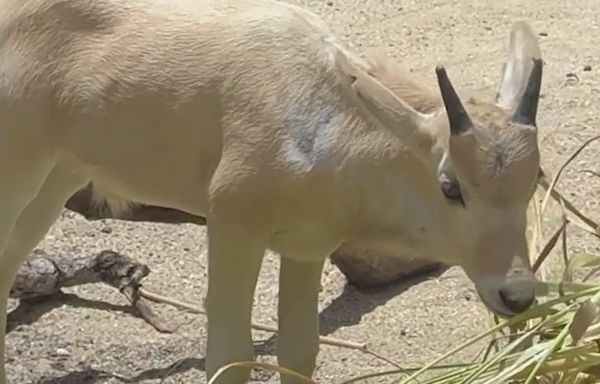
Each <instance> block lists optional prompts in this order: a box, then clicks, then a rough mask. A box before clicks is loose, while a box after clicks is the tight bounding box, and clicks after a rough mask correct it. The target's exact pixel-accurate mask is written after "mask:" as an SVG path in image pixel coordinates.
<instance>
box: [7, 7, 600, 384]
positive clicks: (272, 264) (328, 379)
mask: <svg viewBox="0 0 600 384" xmlns="http://www.w3.org/2000/svg"><path fill="white" fill-rule="evenodd" d="M294 2H295V3H302V4H304V5H305V6H307V7H309V8H310V9H312V10H314V11H316V12H317V13H318V14H319V15H321V16H322V17H324V18H325V19H326V20H328V22H329V23H330V24H331V25H332V27H333V28H334V30H335V31H336V32H337V33H338V34H339V35H340V36H342V37H343V38H344V39H345V40H346V41H348V42H350V41H351V42H352V43H353V44H352V45H353V47H354V48H355V49H356V50H357V51H359V52H363V51H364V50H365V49H367V48H372V47H379V48H383V49H385V50H386V51H387V52H388V53H389V54H390V55H392V56H395V57H397V58H398V59H399V60H401V61H402V62H404V63H405V64H406V65H408V66H409V67H410V68H412V69H413V70H415V71H417V72H421V73H423V74H424V76H425V78H426V79H428V80H430V81H433V80H434V66H435V65H436V64H438V63H443V64H445V65H446V66H447V68H448V71H449V73H450V75H451V77H452V79H453V81H454V83H455V86H456V87H457V88H458V89H459V92H463V93H466V92H467V91H468V90H472V91H476V92H478V93H479V92H482V93H485V94H487V95H489V96H490V97H491V96H492V95H493V94H494V91H495V89H496V84H497V81H498V75H499V73H500V65H501V63H502V60H503V53H504V47H505V45H506V41H507V37H508V31H509V29H510V27H511V25H512V23H513V22H514V21H516V20H518V19H522V20H527V21H528V22H530V23H531V25H532V26H533V28H534V30H535V31H536V32H538V33H540V37H539V38H540V42H541V47H542V51H543V55H544V59H545V61H546V63H547V66H546V67H545V73H544V82H543V89H542V92H543V99H542V101H541V106H540V112H539V114H538V116H539V118H538V119H539V120H538V121H539V126H540V135H541V136H540V143H541V146H542V155H543V163H544V164H545V166H546V168H548V169H549V170H550V171H551V172H556V170H557V169H558V167H559V166H560V164H561V162H562V161H564V160H565V159H566V158H567V157H568V156H569V155H570V154H571V153H572V152H573V151H574V150H575V149H576V148H577V147H578V146H579V145H580V144H581V143H582V142H583V141H585V140H586V139H587V138H590V137H591V136H593V135H595V134H598V133H600V129H599V128H598V126H597V122H596V118H595V117H597V116H599V115H600V104H598V103H597V100H598V98H599V97H600V83H599V76H598V71H600V45H599V44H598V36H600V30H599V29H598V23H600V3H598V1H597V0H574V1H564V0H538V1H530V2H523V1H517V0H503V1H482V0H480V1H466V0H463V1H458V0H431V1H419V2H417V1H415V0H397V1H391V0H362V1H360V0H332V1H327V0H322V1H308V2H302V1H300V0H295V1H294ZM594 43H595V44H594ZM585 66H590V67H588V69H590V68H591V70H584V67H585ZM597 153H598V145H593V146H592V147H590V149H589V150H587V151H586V152H585V153H584V154H583V155H582V156H581V157H580V158H579V159H578V160H577V161H576V162H575V163H574V164H573V166H572V167H570V168H569V170H568V171H567V172H566V173H565V174H564V179H563V181H561V183H560V184H559V186H560V188H561V190H563V191H564V192H565V193H566V195H567V196H569V197H570V198H572V199H573V201H574V202H575V203H576V204H577V206H579V207H582V208H584V209H586V212H588V213H589V214H590V215H591V216H593V217H600V209H599V207H598V201H600V199H598V194H599V193H600V188H598V183H599V179H598V178H594V177H593V176H590V175H589V174H587V173H583V172H581V170H583V169H588V170H596V171H598V170H599V169H598V167H599V166H598V162H597V155H596V154H597ZM571 238H572V241H571V246H572V249H574V250H591V251H596V250H597V249H598V248H597V246H598V244H597V243H591V242H589V237H586V236H581V235H580V234H578V233H573V234H572V236H571ZM40 248H43V249H44V250H45V251H47V252H51V253H52V252H54V253H70V254H73V255H81V254H89V253H92V252H95V251H99V250H102V249H107V248H109V249H113V250H116V251H119V252H125V253H127V254H129V255H131V256H133V257H135V258H137V259H138V260H140V261H143V262H146V263H148V265H149V266H150V267H151V268H152V271H153V273H152V274H151V275H150V277H149V278H148V279H147V280H148V281H147V282H146V284H147V286H149V287H151V288H152V289H154V290H159V291H162V292H163V293H165V294H168V295H172V296H174V297H177V298H180V299H185V300H188V301H194V302H197V303H200V302H201V299H202V298H203V297H204V294H205V292H206V284H205V281H206V252H205V250H206V249H205V232H204V228H200V227H196V226H193V225H150V224H133V223H123V222H116V221H105V222H94V223H92V222H86V221H85V220H84V219H82V218H81V217H80V216H78V215H76V214H73V213H71V212H65V214H64V215H63V217H62V218H61V220H60V221H59V222H58V223H57V224H56V225H55V226H54V227H53V229H52V230H51V232H50V233H49V235H48V236H47V238H46V239H45V240H44V242H43V243H42V244H40ZM277 270H278V261H277V258H276V257H274V256H272V255H269V257H268V258H267V259H266V260H265V264H264V268H263V271H262V276H261V280H260V283H259V287H258V290H257V295H256V309H255V320H256V321H261V322H266V323H271V324H273V323H274V322H275V313H276V312H275V306H276V292H277V279H276V276H277ZM322 281H323V291H322V296H321V308H322V310H321V318H322V333H323V334H327V335H331V336H334V337H339V338H342V339H348V340H354V341H364V342H368V343H369V345H370V346H371V347H372V348H373V349H374V350H376V351H378V352H379V353H382V354H384V355H386V356H387V357H389V358H390V359H393V360H395V361H397V362H398V363H400V364H402V365H404V366H411V365H414V364H419V363H423V362H426V361H429V360H431V359H432V358H435V357H436V356H438V355H439V354H440V353H442V352H444V351H446V350H448V349H449V348H451V347H453V346H455V345H457V344H458V343H459V342H460V341H462V340H463V339H465V338H467V337H469V336H473V335H475V334H476V333H477V332H478V331H479V330H482V329H483V328H484V327H485V326H486V324H488V321H489V318H488V315H487V313H486V311H485V310H484V308H483V305H482V304H481V303H480V302H479V300H478V299H477V297H476V295H475V293H474V291H473V287H472V284H471V283H470V282H469V281H468V280H467V279H466V278H465V276H464V274H463V272H462V271H461V270H460V269H458V268H451V269H449V270H447V271H445V272H444V273H442V274H441V275H439V276H430V277H427V278H422V279H418V280H413V281H410V282H407V283H403V284H399V285H395V286H392V287H389V288H387V289H385V290H380V291H378V292H359V291H357V290H356V289H354V288H352V287H348V286H346V285H345V281H344V278H343V276H342V275H341V273H340V272H339V271H338V270H337V269H336V268H334V267H332V266H330V265H328V267H327V268H326V271H325V273H324V275H323V280H322ZM156 308H157V310H158V312H159V314H160V315H161V316H163V317H165V318H168V319H169V320H170V321H172V322H174V323H175V324H178V325H179V326H180V328H179V329H178V331H177V332H176V333H175V334H170V335H164V334H159V333H158V332H156V331H155V330H154V329H153V328H152V327H150V326H149V325H147V324H146V323H145V322H144V321H143V320H141V319H139V318H137V317H135V316H133V315H132V314H131V313H130V311H129V310H128V308H127V306H126V302H125V300H124V298H123V297H122V296H121V295H120V294H119V293H117V292H115V291H114V290H112V289H110V288H106V287H103V286H97V285H95V286H84V287H79V288H77V289H72V290H69V291H68V295H67V296H65V297H62V298H57V299H56V300H54V301H52V302H48V303H45V304H44V305H37V306H27V305H22V306H20V307H18V303H17V302H12V303H11V309H13V310H14V311H13V312H12V314H11V317H10V319H11V322H10V333H9V335H8V356H7V359H8V374H9V382H10V383H13V384H29V383H44V384H76V383H77V384H92V383H147V384H149V383H192V382H193V383H201V382H204V381H205V379H204V371H203V359H202V357H203V345H204V340H205V334H206V333H205V320H204V318H203V317H202V316H197V315H190V314H186V313H183V312H180V311H178V310H175V309H173V308H171V307H168V306H157V307H156ZM255 337H256V339H257V352H258V354H259V355H260V359H261V360H263V361H269V362H274V361H275V360H274V356H273V353H274V347H273V342H272V340H270V339H269V335H264V334H262V333H259V332H257V333H256V334H255ZM471 352H473V351H471ZM466 355H467V354H465V355H464V356H466ZM389 368H391V366H390V365H389V364H388V363H385V362H383V361H379V360H377V359H375V358H372V357H369V356H365V355H363V354H361V353H360V352H356V351H349V350H344V349H339V348H335V347H330V346H323V347H322V350H321V353H320V355H319V360H318V368H317V371H316V376H315V378H316V379H317V380H320V381H321V382H323V383H335V382H340V381H341V380H342V379H343V378H349V377H352V376H356V375H360V374H365V373H370V372H374V371H376V370H382V369H389ZM256 379H257V380H259V381H266V382H269V383H274V382H276V381H277V380H276V376H273V375H272V374H270V373H265V372H261V373H258V374H257V375H256ZM368 382H370V383H379V382H381V383H387V382H391V379H390V378H386V379H377V380H376V379H373V380H371V381H368Z"/></svg>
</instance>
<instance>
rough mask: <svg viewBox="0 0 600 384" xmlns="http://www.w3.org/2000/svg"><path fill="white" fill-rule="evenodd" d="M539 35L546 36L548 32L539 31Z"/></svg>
mask: <svg viewBox="0 0 600 384" xmlns="http://www.w3.org/2000/svg"><path fill="white" fill-rule="evenodd" d="M539 35H540V36H544V37H546V36H548V33H547V32H540V33H539Z"/></svg>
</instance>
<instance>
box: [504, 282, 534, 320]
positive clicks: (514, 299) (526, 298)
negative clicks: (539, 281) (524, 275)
mask: <svg viewBox="0 0 600 384" xmlns="http://www.w3.org/2000/svg"><path fill="white" fill-rule="evenodd" d="M500 298H501V299H502V302H503V303H504V305H506V307H507V308H508V309H509V310H511V311H512V312H514V313H515V314H518V313H522V312H525V311H526V310H527V309H528V308H529V307H530V306H531V304H533V302H534V300H535V285H534V283H533V282H532V281H530V280H525V279H524V280H517V281H508V282H506V283H504V286H503V287H502V288H501V289H500Z"/></svg>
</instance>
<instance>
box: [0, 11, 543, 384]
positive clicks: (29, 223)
mask: <svg viewBox="0 0 600 384" xmlns="http://www.w3.org/2000/svg"><path fill="white" fill-rule="evenodd" d="M509 53H510V54H509V57H508V60H507V62H506V63H505V66H504V70H503V76H502V78H501V85H500V88H499V92H498V94H497V95H496V99H495V100H493V101H490V102H485V101H477V100H474V99H470V100H469V101H468V102H466V103H462V102H461V101H460V99H459V97H458V96H457V94H456V93H455V91H454V89H453V87H452V85H451V83H450V81H449V79H448V77H447V75H446V71H445V70H444V68H443V67H438V68H437V78H438V85H439V90H440V93H439V94H438V93H437V92H431V91H429V90H427V89H426V88H424V87H422V86H421V85H419V84H417V83H416V82H414V81H413V80H411V79H410V78H409V77H408V76H406V75H405V74H402V73H401V72H400V71H399V70H397V68H396V66H395V65H394V64H391V63H385V62H366V61H362V60H361V61H359V60H358V59H356V58H354V57H353V56H352V55H351V54H350V53H349V52H348V51H347V50H346V49H344V48H342V46H341V44H340V43H338V42H336V40H335V38H334V37H333V36H332V34H331V32H330V31H329V30H328V28H327V27H326V26H325V25H324V23H323V22H322V21H321V20H320V19H318V18H317V17H316V16H315V15H313V14H312V13H310V12H308V11H306V10H303V9H301V8H298V7H296V6H292V5H287V4H285V3H281V2H277V1H274V0H127V1H123V0H0V180H1V183H0V212H1V216H0V252H1V253H0V299H1V301H0V308H1V313H0V329H4V327H5V324H6V302H7V296H8V293H9V289H10V287H11V284H12V281H13V278H14V276H15V273H16V272H17V269H18V268H19V266H20V264H21V262H22V261H23V260H24V258H26V257H27V256H28V255H29V254H30V252H31V251H32V249H33V248H34V247H35V246H36V245H37V244H38V242H39V241H40V240H41V239H42V237H43V236H44V234H45V233H46V232H47V230H48V229H49V227H50V226H51V225H52V224H53V223H54V222H55V220H56V219H57V217H58V216H59V214H60V212H61V210H62V208H63V206H64V204H65V202H66V201H67V199H68V198H69V197H70V196H71V195H72V194H73V193H74V192H75V191H77V190H78V189H80V188H81V187H83V186H85V185H86V184H88V183H89V182H93V184H94V185H95V186H96V187H97V188H98V191H99V192H98V193H104V196H112V197H113V198H114V199H113V202H114V201H117V202H118V201H134V202H140V203H144V204H148V205H155V206H162V207H170V208H175V209H178V210H182V211H185V212H190V213H193V214H195V215H199V216H205V217H207V220H208V238H209V250H208V254H209V255H208V258H209V282H208V285H209V287H208V294H207V299H206V308H207V312H208V314H207V315H208V340H207V351H206V370H207V376H208V377H212V376H213V375H214V373H215V372H216V371H217V370H218V369H219V368H220V367H222V366H224V365H225V364H227V363H230V362H233V361H240V360H249V359H253V348H252V340H251V330H250V320H251V310H252V298H253V293H254V289H255V284H256V281H257V276H258V272H259V268H260V265H261V260H262V257H263V253H264V251H265V250H266V249H272V250H274V251H276V252H278V253H279V254H280V255H281V271H280V277H279V284H280V285H279V309H278V314H279V335H278V361H279V364H281V365H282V366H285V367H288V368H291V369H293V370H296V371H298V372H300V373H302V374H305V375H307V376H310V375H312V372H313V370H314V366H315V360H316V356H317V352H318V321H317V318H318V317H317V314H318V313H317V312H318V309H317V301H318V292H319V284H320V276H321V269H322V266H323V263H324V260H325V259H326V257H327V256H328V255H329V254H330V253H331V252H332V251H333V250H335V249H336V248H337V247H339V246H340V244H343V243H351V244H358V245H365V246H368V247H369V249H374V250H377V249H381V250H386V252H389V251H390V250H391V251H393V252H395V253H397V254H399V255H402V254H406V253H416V254H419V255H421V256H422V257H426V258H429V259H435V260H440V261H443V262H446V263H451V264H458V265H460V266H462V267H463V268H464V270H465V271H466V273H467V274H468V276H469V277H470V279H471V280H472V281H473V283H474V285H475V286H476V288H477V290H478V292H479V294H480V297H481V298H482V300H483V301H484V302H485V304H486V305H487V306H488V307H489V308H491V309H492V310H493V311H495V312H497V313H499V314H502V315H508V316H510V315H512V314H515V313H518V312H521V311H523V310H525V309H526V308H527V307H528V306H530V304H531V303H532V302H533V301H534V288H533V287H534V283H535V280H534V277H533V274H532V273H531V271H530V269H529V267H528V262H527V253H528V249H527V242H526V209H527V205H528V202H529V200H530V198H531V197H532V195H533V192H534V189H535V186H536V181H537V179H538V170H539V151H538V144H537V128H536V111H537V105H538V97H539V92H540V83H541V72H542V63H541V58H540V50H539V47H538V44H537V41H536V39H535V37H534V35H533V33H532V31H531V29H530V28H529V27H528V26H527V24H525V23H522V22H519V23H516V24H515V25H514V27H513V29H512V32H511V40H510V52H509ZM440 95H441V97H440ZM100 191H104V192H100ZM116 205H119V204H116ZM121 205H122V204H121ZM3 355H4V336H3V334H2V338H1V340H0V356H3ZM248 375H249V371H248V370H245V369H237V370H236V369H234V370H231V371H229V372H228V373H226V374H225V375H223V377H222V378H223V380H222V382H223V383H227V384H237V383H242V382H244V381H245V380H246V379H247V377H248ZM282 381H283V382H285V383H291V382H292V381H289V379H286V378H282ZM5 383H6V372H5V368H4V363H2V364H1V365H0V384H5Z"/></svg>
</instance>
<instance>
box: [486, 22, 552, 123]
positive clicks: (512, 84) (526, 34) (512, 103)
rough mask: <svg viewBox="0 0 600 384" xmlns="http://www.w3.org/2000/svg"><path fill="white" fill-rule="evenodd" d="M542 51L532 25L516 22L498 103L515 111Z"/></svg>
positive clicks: (502, 75)
mask: <svg viewBox="0 0 600 384" xmlns="http://www.w3.org/2000/svg"><path fill="white" fill-rule="evenodd" d="M541 58H542V53H541V50H540V47H539V44H538V41H537V38H536V37H535V35H534V33H533V31H532V30H531V27H530V26H529V25H528V24H527V23H526V22H524V21H518V22H516V23H515V24H514V25H513V27H512V29H511V32H510V40H509V49H508V57H507V59H506V62H505V63H504V64H503V66H502V74H501V78H500V86H499V88H498V93H497V94H496V104H498V105H499V106H500V107H502V108H504V109H506V110H508V111H510V112H512V113H515V112H516V110H517V108H518V106H519V104H520V103H521V100H522V98H523V94H524V93H525V90H526V88H527V83H528V82H529V78H530V74H531V71H532V69H533V66H534V61H540V60H541Z"/></svg>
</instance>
